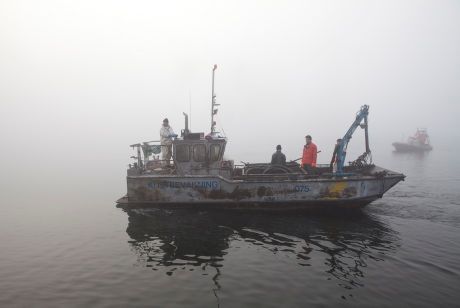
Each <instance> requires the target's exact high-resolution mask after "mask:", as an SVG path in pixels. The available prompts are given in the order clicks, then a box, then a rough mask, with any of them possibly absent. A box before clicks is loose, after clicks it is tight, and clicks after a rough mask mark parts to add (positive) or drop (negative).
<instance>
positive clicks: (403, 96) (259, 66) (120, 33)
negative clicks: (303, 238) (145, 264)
mask: <svg viewBox="0 0 460 308" xmlns="http://www.w3.org/2000/svg"><path fill="white" fill-rule="evenodd" d="M0 44H1V46H0V120H1V123H0V128H1V131H0V138H1V140H2V143H3V145H2V148H3V147H5V148H6V149H8V150H6V151H2V152H3V153H2V154H1V155H2V156H3V157H2V161H3V164H4V165H5V166H6V167H8V166H7V165H8V163H5V161H8V160H10V159H12V158H18V157H19V158H20V159H21V160H22V161H23V162H24V164H25V165H26V166H30V167H31V168H32V163H30V162H29V159H28V158H31V157H33V158H34V159H35V160H36V161H39V162H40V163H38V164H39V165H40V164H41V165H43V164H45V165H46V163H44V162H43V161H44V160H48V161H51V160H52V159H54V160H58V161H61V162H64V161H66V162H69V161H70V162H73V163H74V164H83V163H84V162H89V161H91V160H101V159H113V160H114V161H116V162H117V163H118V162H122V163H123V164H125V163H126V162H127V157H128V156H129V154H130V151H129V149H128V148H127V145H128V144H131V143H135V142H139V141H145V140H154V139H158V132H159V129H160V125H161V120H162V119H163V118H164V117H168V118H169V119H170V122H171V125H172V126H173V128H174V129H175V130H176V132H179V131H180V129H181V128H183V117H182V111H185V112H188V111H189V97H191V101H192V129H193V130H194V131H205V132H208V131H209V124H210V123H209V122H210V120H209V113H210V96H211V93H210V92H211V69H212V65H213V64H215V63H216V64H217V65H218V67H219V68H218V70H217V72H216V73H217V76H216V92H217V101H218V103H220V104H222V106H221V108H220V110H219V118H218V123H219V125H218V126H223V129H224V130H225V133H226V135H227V137H229V139H230V143H229V146H228V150H227V156H228V157H229V158H234V159H235V160H237V161H239V160H246V161H248V160H249V161H257V160H259V161H261V160H268V159H269V157H270V155H271V153H272V152H273V151H274V147H275V146H276V144H282V145H283V148H284V151H285V152H286V154H287V156H288V159H295V158H297V157H300V154H301V150H302V145H303V143H304V138H303V137H304V136H305V134H307V133H309V134H311V135H312V136H313V139H314V142H316V143H317V145H318V148H319V149H320V150H322V151H323V152H322V155H321V156H320V157H319V160H320V162H327V161H328V159H329V154H330V153H331V151H332V149H333V144H334V140H335V139H336V138H337V137H340V136H342V135H343V134H344V133H345V131H346V129H347V128H348V126H349V125H350V123H351V122H352V120H353V116H354V114H355V112H356V111H357V110H358V109H359V107H360V106H361V105H362V104H369V105H370V133H371V138H372V139H371V148H374V149H375V148H377V149H378V150H379V151H391V142H392V141H395V140H400V139H401V138H402V137H403V136H404V137H407V136H408V135H410V134H412V133H413V132H414V131H415V129H416V127H427V128H428V129H429V132H430V133H431V136H432V141H433V143H434V144H435V146H436V144H438V146H440V147H444V148H448V147H449V146H450V145H449V144H450V143H451V141H452V140H459V137H460V134H459V132H458V127H459V125H458V124H457V123H458V117H459V115H460V104H459V98H460V57H459V55H460V2H458V1H113V0H110V1H109V0H107V1H49V0H44V1H16V0H15V1H13V0H11V1H5V0H3V1H1V2H0ZM360 138H361V135H360V134H357V136H356V139H360ZM353 141H354V142H356V144H357V145H356V146H357V150H356V153H360V152H361V149H362V147H361V144H360V142H361V140H359V141H360V142H357V141H355V140H353ZM55 145H59V146H61V147H62V148H61V149H58V150H54V151H53V147H54V146H55ZM24 146H27V149H28V150H27V151H26V153H24V151H23V150H20V149H23V147H24ZM353 146H354V145H353ZM63 149H64V150H63ZM353 151H354V150H353ZM120 157H122V158H120ZM376 157H378V153H375V152H374V158H376ZM45 165H43V170H45V169H46V167H45ZM33 168H37V162H35V163H34V165H33Z"/></svg>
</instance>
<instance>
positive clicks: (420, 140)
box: [393, 128, 433, 152]
mask: <svg viewBox="0 0 460 308" xmlns="http://www.w3.org/2000/svg"><path fill="white" fill-rule="evenodd" d="M393 146H394V147H395V151H396V152H425V151H431V150H432V149H433V147H432V146H431V144H430V137H429V136H428V133H427V131H426V129H425V128H418V129H417V131H416V132H415V134H414V136H411V137H409V138H408V139H407V142H393Z"/></svg>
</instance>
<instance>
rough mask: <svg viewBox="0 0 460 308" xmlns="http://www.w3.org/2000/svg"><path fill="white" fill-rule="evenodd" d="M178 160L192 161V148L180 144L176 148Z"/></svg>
mask: <svg viewBox="0 0 460 308" xmlns="http://www.w3.org/2000/svg"><path fill="white" fill-rule="evenodd" d="M176 160H177V161H178V162H186V161H190V147H189V145H188V144H178V145H177V146H176Z"/></svg>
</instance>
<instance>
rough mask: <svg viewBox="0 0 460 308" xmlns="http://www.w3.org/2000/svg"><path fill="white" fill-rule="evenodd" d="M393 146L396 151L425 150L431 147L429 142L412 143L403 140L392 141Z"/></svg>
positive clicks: (429, 149)
mask: <svg viewBox="0 0 460 308" xmlns="http://www.w3.org/2000/svg"><path fill="white" fill-rule="evenodd" d="M393 146H394V147H395V151H396V152H425V151H431V150H432V149H433V147H432V146H431V145H429V144H421V145H414V144H408V143H403V142H394V143H393Z"/></svg>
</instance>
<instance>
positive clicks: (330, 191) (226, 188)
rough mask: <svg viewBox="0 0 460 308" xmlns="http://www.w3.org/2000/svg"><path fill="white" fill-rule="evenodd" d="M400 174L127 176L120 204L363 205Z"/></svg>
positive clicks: (300, 207)
mask: <svg viewBox="0 0 460 308" xmlns="http://www.w3.org/2000/svg"><path fill="white" fill-rule="evenodd" d="M403 179H404V175H402V174H393V175H384V176H355V177H341V178H316V179H302V180H282V181H281V180H279V181H274V180H270V181H267V180H260V179H255V180H250V181H241V180H229V179H226V178H223V177H221V176H180V177H179V176H152V175H139V176H128V177H127V183H128V193H127V195H126V196H125V197H123V198H121V199H119V200H118V201H117V203H118V205H119V206H121V207H151V206H154V207H212V208H234V209H238V208H244V209H250V208H253V209H281V210H287V209H307V208H331V207H345V208H350V207H362V206H365V205H367V204H369V203H370V202H372V201H374V200H376V199H378V198H381V197H382V196H383V194H384V193H385V192H386V191H387V190H388V189H390V188H391V187H392V186H394V185H396V184H397V183H398V182H399V181H401V180H403Z"/></svg>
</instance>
